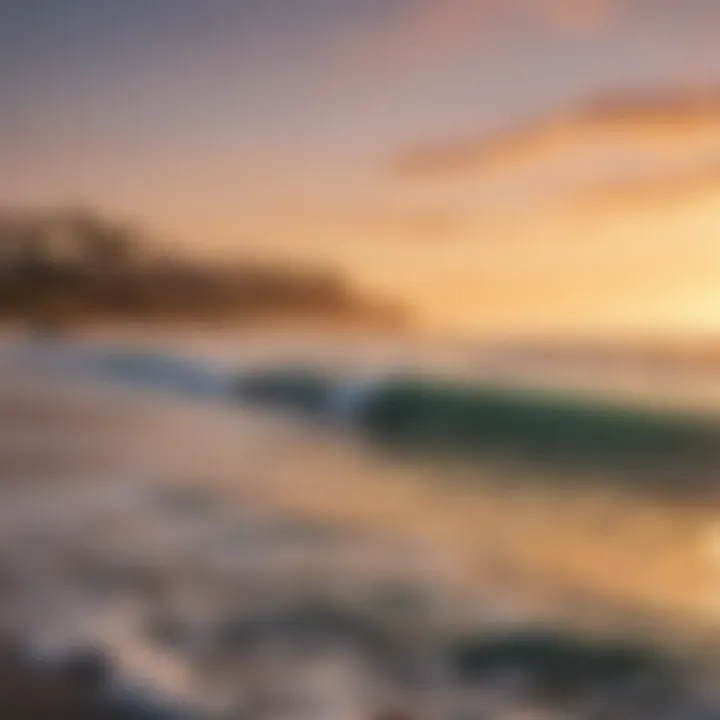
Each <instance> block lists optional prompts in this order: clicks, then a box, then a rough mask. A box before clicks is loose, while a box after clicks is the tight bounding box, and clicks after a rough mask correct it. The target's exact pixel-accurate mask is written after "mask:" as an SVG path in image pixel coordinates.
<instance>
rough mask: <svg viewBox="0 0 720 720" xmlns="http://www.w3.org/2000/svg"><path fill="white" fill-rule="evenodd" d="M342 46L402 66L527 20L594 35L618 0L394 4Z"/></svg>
mask: <svg viewBox="0 0 720 720" xmlns="http://www.w3.org/2000/svg"><path fill="white" fill-rule="evenodd" d="M389 7H390V8H391V9H390V10H389V11H388V12H387V13H386V14H385V15H384V17H383V18H382V22H378V23H377V25H374V26H373V27H372V28H371V31H370V32H369V33H367V32H362V33H360V35H359V36H358V37H356V38H354V40H353V41H352V42H350V43H349V44H347V45H346V47H345V51H346V52H349V54H350V56H352V57H354V58H355V59H361V60H363V61H364V62H369V63H371V64H373V65H380V64H386V65H387V64H390V65H395V66H404V65H405V64H413V63H418V62H423V61H433V60H436V59H438V58H439V57H442V56H445V55H455V54H457V53H459V52H465V51H467V50H472V49H473V48H475V47H477V46H478V45H479V44H481V43H482V42H483V41H484V40H485V39H486V38H487V37H488V34H489V33H491V32H493V31H495V30H497V29H498V28H500V27H503V26H507V25H513V24H518V23H522V24H526V23H527V22H530V23H532V24H534V25H536V26H537V28H538V29H540V30H548V31H551V32H556V33H562V34H566V33H577V32H588V31H591V32H592V31H597V30H599V29H601V28H603V27H605V26H607V25H608V24H609V23H610V22H611V21H612V19H613V18H614V17H615V16H616V11H617V9H618V0H398V1H397V2H395V3H394V4H391V5H389Z"/></svg>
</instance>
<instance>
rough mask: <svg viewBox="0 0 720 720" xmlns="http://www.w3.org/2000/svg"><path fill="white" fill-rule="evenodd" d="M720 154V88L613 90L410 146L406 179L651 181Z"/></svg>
mask: <svg viewBox="0 0 720 720" xmlns="http://www.w3.org/2000/svg"><path fill="white" fill-rule="evenodd" d="M719 160H720V93H712V92H711V93H667V94H657V95H652V94H648V95H634V94H630V95H616V96H612V97H605V98H601V99H599V100H597V101H595V102H591V103H588V104H586V105H584V106H580V107H577V108H574V109H571V110H569V111H565V112H560V113H558V114H555V115H551V116H549V117H545V118H541V119H539V120H536V121H532V122H528V123H526V124H524V125H520V126H517V127H515V128H513V129H510V130H506V131H501V132H498V133H496V134H490V135H489V136H482V137H478V138H469V139H457V140H450V141H445V142H436V143H428V144H425V145H420V146H416V147H411V148H409V149H407V150H406V151H404V152H402V153H400V154H399V156H398V157H396V158H395V159H394V160H393V162H392V172H393V173H394V175H395V176H396V177H398V178H400V179H404V180H424V181H439V182H443V183H448V182H457V183H461V184H462V183H471V184H475V185H477V186H478V187H484V188H490V187H493V186H499V185H504V186H507V187H510V186H513V187H516V188H517V187H519V186H524V187H527V188H529V189H533V188H538V187H542V188H543V189H544V190H548V189H551V188H555V187H559V188H562V187H567V188H577V187H579V186H583V185H590V186H598V185H611V184H613V183H615V184H622V183H625V184H628V183H633V182H637V183H642V182H646V181H647V182H650V181H653V180H656V179H657V178H661V177H663V176H673V175H683V174H687V173H689V172H693V171H695V170H700V171H702V170H703V168H706V167H707V166H708V165H712V164H717V162H718V161H719Z"/></svg>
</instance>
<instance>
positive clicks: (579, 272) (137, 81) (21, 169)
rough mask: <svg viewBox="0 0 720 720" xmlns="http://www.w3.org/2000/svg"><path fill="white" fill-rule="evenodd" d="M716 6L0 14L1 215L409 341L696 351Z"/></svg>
mask: <svg viewBox="0 0 720 720" xmlns="http://www.w3.org/2000/svg"><path fill="white" fill-rule="evenodd" d="M719 33H720V0H0V193H1V195H0V204H2V205H7V206H32V207H34V206H41V207H45V206H58V205H60V206H62V205H72V206H77V205H82V206H90V207H94V208H98V209H100V210H102V211H104V212H107V213H110V214H112V215H115V216H118V217H120V218H128V219H129V220H132V221H134V222H137V223H139V224H142V225H143V226H144V227H147V228H148V229H149V231H150V232H151V233H152V234H154V235H155V236H157V237H158V238H162V239H163V241H166V242H173V243H175V244H176V245H177V247H178V248H181V249H183V251H192V252H194V253H199V254H212V255H213V256H215V257H218V256H219V257H224V256H226V255H232V256H236V255H239V256H243V255H248V254H249V255H252V256H257V255H260V256H269V257H272V258H281V259H283V260H297V261H302V262H311V263H323V264H331V265H333V266H336V267H338V268H340V269H341V270H342V271H343V272H346V273H348V274H349V275H350V276H351V277H352V279H353V280H355V281H357V282H358V283H360V284H361V285H362V286H363V287H367V288H368V289H371V290H373V291H379V292H382V293H385V294H389V295H391V296H393V297H397V298H399V299H401V300H402V301H404V302H406V303H407V304H409V305H410V306H411V307H412V308H414V309H415V310H416V312H417V313H418V315H419V317H420V318H421V319H422V320H423V321H424V322H425V323H426V324H427V325H428V326H432V327H441V328H452V329H457V330H462V331H469V332H472V333H482V332H488V331H491V332H495V331H497V332H515V331H517V332H526V331H538V332H543V331H553V332H554V331H557V330H572V331H576V332H578V331H583V332H607V331H610V332H616V331H620V330H622V331H631V332H641V331H642V332H645V331H647V332H672V333H677V332H703V333H705V332H713V331H720V48H719V47H718V43H717V37H718V34H719Z"/></svg>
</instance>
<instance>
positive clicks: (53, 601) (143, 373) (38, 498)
mask: <svg viewBox="0 0 720 720" xmlns="http://www.w3.org/2000/svg"><path fill="white" fill-rule="evenodd" d="M46 349H47V348H46ZM32 357H33V358H34V361H33V365H34V366H35V367H34V369H32V368H30V367H29V363H28V362H27V360H28V358H29V356H28V355H27V354H26V355H24V358H25V362H24V363H23V365H24V368H23V369H22V370H19V369H18V366H17V363H15V364H14V369H10V367H8V368H6V371H5V376H4V378H5V380H4V381H3V383H2V384H1V385H0V422H1V423H2V428H3V431H4V433H5V436H4V440H3V441H2V442H0V470H1V471H2V479H3V482H2V489H1V490H0V492H2V504H1V505H0V569H1V570H2V577H0V581H1V582H0V588H1V589H2V592H0V598H1V599H2V608H3V613H2V618H3V629H4V630H5V631H6V632H7V633H9V634H12V635H17V634H20V635H21V636H22V637H23V638H24V640H25V641H26V643H27V647H29V648H30V650H31V656H32V657H33V658H35V660H34V663H35V665H33V667H35V666H36V665H37V664H38V663H40V664H44V665H43V667H46V668H50V667H60V666H62V665H63V662H61V660H60V659H58V658H63V657H67V654H68V652H69V651H70V650H71V649H73V648H78V647H80V648H85V647H99V648H103V649H104V650H105V651H106V652H107V653H108V654H110V655H111V656H112V661H113V663H114V665H115V667H114V668H113V669H112V671H111V673H110V679H109V680H108V681H107V682H103V693H102V697H103V702H106V703H110V702H111V701H112V702H113V703H115V704H116V709H117V707H119V706H120V705H123V703H124V706H127V705H128V703H129V700H128V698H129V697H132V692H131V691H133V689H135V690H136V691H138V692H142V697H143V698H144V700H143V702H144V703H145V704H146V705H147V706H148V707H149V706H150V704H152V705H153V706H155V705H162V704H163V703H168V702H170V703H171V704H175V705H176V706H180V707H181V708H182V709H184V710H185V711H190V710H192V711H194V714H195V715H197V716H199V717H208V718H211V717H248V718H313V719H315V720H318V719H321V718H328V719H330V718H332V719H333V720H335V719H337V718H358V719H361V718H362V719H364V718H367V719H368V720H374V719H375V718H380V717H384V715H383V713H389V714H388V715H387V717H408V718H411V719H413V718H438V720H442V719H444V718H461V717H462V718H474V717H477V718H481V717H491V718H509V717H518V713H520V712H521V711H528V708H530V707H532V708H534V709H535V712H536V714H535V715H532V717H553V718H554V717H578V718H586V717H587V718H591V717H592V718H598V717H619V718H620V717H627V718H646V717H647V718H658V717H671V718H690V719H692V718H695V717H697V718H700V717H712V716H714V715H713V714H712V713H713V708H714V707H715V706H714V702H715V699H714V698H713V697H712V693H711V692H710V690H709V688H710V687H711V685H712V683H711V682H706V681H707V680H708V678H710V680H711V679H712V678H713V667H714V666H713V664H712V662H711V660H712V659H713V656H712V654H713V652H714V634H715V629H714V628H715V623H716V621H717V615H718V613H717V607H716V605H715V598H716V595H715V583H716V582H717V583H718V589H720V577H718V576H720V573H718V574H717V575H716V574H715V568H716V561H717V558H716V554H715V550H714V548H715V545H716V543H715V541H714V540H713V538H715V537H716V534H715V530H714V528H715V527H716V526H715V523H714V517H713V516H714V507H713V506H712V504H711V503H709V502H708V499H707V497H706V498H704V500H703V501H702V502H698V498H697V496H694V497H690V498H686V499H685V500H683V498H682V494H678V495H676V496H674V497H668V496H666V495H662V494H657V495H654V494H652V493H650V494H648V493H642V494H641V493H637V492H635V491H633V492H625V491H621V490H620V489H618V485H617V483H603V482H601V480H602V478H601V477H600V473H599V471H598V470H597V469H595V470H594V471H593V469H592V468H589V469H588V470H587V478H586V479H587V480H588V482H583V483H571V482H568V479H567V478H563V479H562V482H560V481H558V479H557V478H556V477H554V476H553V475H552V472H551V470H550V469H549V467H547V466H546V467H544V468H538V467H533V466H530V465H528V464H527V463H517V462H515V463H514V462H510V461H508V459H507V458H505V459H504V460H503V462H500V461H499V460H498V458H489V457H488V458H475V459H474V461H473V463H471V464H468V463H455V462H453V463H448V462H446V461H437V460H433V461H430V460H429V459H426V458H423V459H422V460H418V459H417V458H416V459H414V460H413V459H412V457H410V456H407V455H392V454H390V455H387V454H384V453H382V452H376V451H373V450H372V449H370V448H368V447H367V446H365V445H363V443H362V442H360V441H359V440H358V439H357V438H354V437H353V436H352V434H351V433H347V432H346V431H345V430H343V431H339V430H337V429H333V428H331V427H328V426H327V425H325V424H322V423H321V424H317V423H307V422H304V421H303V419H302V418H300V417H297V416H290V415H287V414H284V413H282V412H280V413H278V412H269V411H266V410H264V409H262V408H241V407H228V406H226V405H224V404H219V405H212V404H206V403H189V402H186V399H187V397H188V395H192V396H194V397H197V396H203V397H206V398H211V397H218V396H222V395H223V392H224V391H231V389H232V388H234V385H233V382H232V380H233V378H232V377H229V376H226V375H224V374H223V372H221V371H217V372H215V371H213V372H207V369H206V368H207V366H206V365H205V364H203V363H188V362H186V361H182V362H181V361H175V360H173V359H172V358H170V357H167V358H161V359H160V360H158V359H157V358H155V357H148V356H137V355H136V356H133V357H132V358H131V360H132V361H131V362H128V357H127V356H120V355H118V354H115V355H108V354H106V353H95V354H87V353H80V354H78V353H76V352H75V353H71V352H67V353H64V354H63V353H61V348H59V347H56V348H55V355H53V356H50V355H48V354H47V353H46V354H45V355H44V356H43V357H42V358H41V357H40V356H39V355H38V354H37V353H35V354H33V355H32ZM91 368H95V369H96V370H97V369H98V368H100V369H101V370H102V372H103V373H106V374H107V373H111V374H115V375H116V376H117V375H118V373H119V374H120V375H122V376H123V379H124V380H125V381H126V382H127V381H131V384H133V383H134V384H135V387H139V386H142V388H141V389H144V390H143V392H139V393H126V392H124V391H121V390H118V389H113V388H110V387H104V386H98V385H91V384H88V383H87V382H86V381H82V380H81V377H82V375H83V373H87V372H89V371H90V369H91ZM68 370H73V371H74V373H69V372H67V371H68ZM60 371H62V372H60ZM78 371H79V372H78ZM148 371H150V373H149V375H148ZM101 374H102V373H101ZM188 387H190V388H191V389H192V392H190V393H187V394H183V393H181V394H180V395H181V396H182V397H177V398H175V397H173V394H176V393H175V391H176V390H177V389H178V388H188ZM151 389H152V390H156V389H164V390H168V389H170V390H173V393H170V394H165V395H163V394H157V395H156V394H154V393H151V392H149V391H150V390H151ZM343 407H345V406H343ZM593 472H594V473H595V476H594V480H595V482H590V481H589V480H590V475H592V473H593ZM582 638H585V639H582ZM648 647H649V648H650V650H646V649H645V648H648ZM695 662H697V663H698V665H697V667H695V666H694V665H693V664H692V663H695ZM65 664H67V663H65ZM43 672H49V671H48V670H45V671H43ZM88 684H92V683H90V682H89V681H88ZM706 685H707V687H706ZM0 690H1V688H0ZM0 694H1V693H0ZM715 710H717V708H715ZM397 713H401V714H397ZM513 713H514V714H513ZM542 713H545V714H542ZM662 713H664V715H663V714H662ZM708 713H709V714H708ZM115 716H117V715H115ZM126 716H127V717H138V716H139V715H134V716H133V715H130V714H127V715H126ZM523 717H527V715H524V716H523Z"/></svg>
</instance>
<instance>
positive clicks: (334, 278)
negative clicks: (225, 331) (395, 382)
mask: <svg viewBox="0 0 720 720" xmlns="http://www.w3.org/2000/svg"><path fill="white" fill-rule="evenodd" d="M289 315H292V316H317V317H322V318H338V319H354V320H367V321H372V322H382V323H387V322H393V323H394V322H396V321H397V320H398V319H399V315H400V313H399V310H398V309H396V308H393V307H390V306H388V305H384V304H381V303H378V302H373V301H370V300H369V299H367V298H364V297H362V296H361V295H360V294H359V293H358V292H356V291H355V290H354V289H353V288H352V287H351V286H350V285H349V284H348V282H347V281H346V280H345V279H344V278H343V277H341V276H339V275H338V274H335V273H333V272H329V271H325V270H321V269H305V268H300V267H297V266H291V265H288V266H283V265H281V264H273V263H258V262H227V263H224V264H222V265H221V264H219V263H210V262H202V261H199V260H188V259H186V258H182V257H180V256H179V255H172V254H169V253H167V252H164V253H161V252H159V251H158V250H157V249H155V250H153V249H152V244H151V243H149V242H148V241H147V238H146V236H145V235H144V233H142V231H140V230H138V229H136V228H133V227H131V226H129V225H127V224H123V223H119V222H116V221H114V220H110V219H108V218H106V217H103V216H101V215H99V214H97V213H94V212H90V211H86V210H83V211H77V210H60V211H18V210H15V211H12V210H8V211H0V318H3V319H26V320H30V321H36V322H42V323H53V322H72V321H82V320H90V319H93V318H97V319H142V318H148V319H164V318H167V319H203V318H213V317H215V318H224V319H235V318H236V319H238V320H242V319H249V318H257V317H260V316H263V317H264V316H289Z"/></svg>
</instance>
